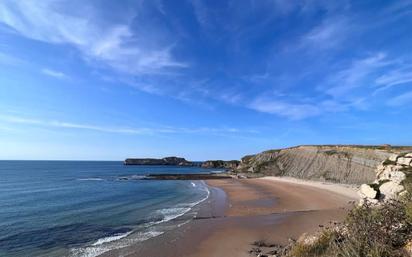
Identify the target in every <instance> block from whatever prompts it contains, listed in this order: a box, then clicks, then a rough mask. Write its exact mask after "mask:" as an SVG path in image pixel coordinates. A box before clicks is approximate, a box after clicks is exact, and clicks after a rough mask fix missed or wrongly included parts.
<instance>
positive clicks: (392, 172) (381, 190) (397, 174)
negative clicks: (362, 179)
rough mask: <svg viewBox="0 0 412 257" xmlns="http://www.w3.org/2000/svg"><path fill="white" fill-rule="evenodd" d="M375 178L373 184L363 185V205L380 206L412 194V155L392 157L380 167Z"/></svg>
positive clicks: (361, 191) (361, 192)
mask: <svg viewBox="0 0 412 257" xmlns="http://www.w3.org/2000/svg"><path fill="white" fill-rule="evenodd" d="M375 176H376V179H375V181H374V182H373V183H369V184H362V185H361V187H360V191H359V194H360V196H361V198H362V200H361V204H363V202H365V201H367V202H369V203H373V204H379V203H383V202H385V201H389V200H392V199H398V198H400V197H402V196H404V195H406V194H407V193H408V192H410V193H412V153H402V154H393V155H391V156H390V157H389V158H388V159H387V160H385V161H383V162H382V163H381V164H380V165H378V167H377V168H376V170H375Z"/></svg>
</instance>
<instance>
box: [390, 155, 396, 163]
mask: <svg viewBox="0 0 412 257" xmlns="http://www.w3.org/2000/svg"><path fill="white" fill-rule="evenodd" d="M397 159H398V155H397V154H392V155H391V156H389V160H390V161H393V162H396V160H397Z"/></svg>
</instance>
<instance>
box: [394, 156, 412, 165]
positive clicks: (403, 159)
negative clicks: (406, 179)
mask: <svg viewBox="0 0 412 257" xmlns="http://www.w3.org/2000/svg"><path fill="white" fill-rule="evenodd" d="M397 163H398V164H401V165H406V166H409V165H411V163H412V158H409V157H401V158H398V161H397Z"/></svg>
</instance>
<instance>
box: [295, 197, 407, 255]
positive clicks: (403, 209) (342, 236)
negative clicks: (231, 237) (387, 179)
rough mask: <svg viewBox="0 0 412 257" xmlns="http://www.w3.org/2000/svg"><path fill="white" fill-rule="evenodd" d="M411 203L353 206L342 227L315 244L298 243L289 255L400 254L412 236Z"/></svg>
mask: <svg viewBox="0 0 412 257" xmlns="http://www.w3.org/2000/svg"><path fill="white" fill-rule="evenodd" d="M411 221H412V202H411V201H395V200H393V201H389V202H387V203H385V204H383V206H381V207H379V208H375V207H372V206H371V205H370V204H368V203H365V204H364V205H363V206H361V207H357V208H354V209H353V210H352V211H351V212H350V213H349V214H348V216H347V218H346V220H345V221H344V222H343V224H342V225H341V226H340V227H339V228H327V229H325V230H324V231H323V232H322V233H321V234H320V236H319V237H318V239H317V240H316V241H315V242H314V243H313V244H310V245H308V244H304V243H301V242H300V243H299V242H298V243H296V244H294V245H293V246H291V250H290V251H289V253H288V255H287V256H290V257H292V256H293V257H335V256H336V257H398V256H399V257H401V256H405V255H404V253H403V252H402V250H401V248H402V247H403V246H404V245H405V244H406V242H407V241H408V240H411V239H412V222H411Z"/></svg>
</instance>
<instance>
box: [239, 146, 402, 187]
mask: <svg viewBox="0 0 412 257" xmlns="http://www.w3.org/2000/svg"><path fill="white" fill-rule="evenodd" d="M392 154H393V153H392V152H391V151H389V150H386V149H379V148H378V147H365V146H298V147H292V148H286V149H281V150H271V151H265V152H262V153H259V154H256V155H248V156H245V157H243V158H242V160H241V163H240V165H239V167H238V168H237V170H238V171H239V172H253V173H262V174H265V175H273V176H290V177H296V178H303V179H311V180H324V181H332V182H338V183H349V184H362V183H371V182H373V181H374V179H375V176H376V172H375V169H376V166H378V165H379V164H380V163H382V161H384V160H386V159H388V158H390V157H391V156H392ZM391 158H397V156H396V157H395V156H394V157H391Z"/></svg>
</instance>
